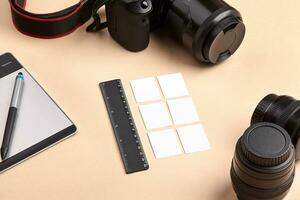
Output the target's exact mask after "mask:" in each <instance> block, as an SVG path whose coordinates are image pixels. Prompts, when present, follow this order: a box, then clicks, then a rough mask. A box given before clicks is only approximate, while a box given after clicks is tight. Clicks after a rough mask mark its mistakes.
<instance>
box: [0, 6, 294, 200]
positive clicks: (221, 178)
mask: <svg viewBox="0 0 300 200" xmlns="http://www.w3.org/2000/svg"><path fill="white" fill-rule="evenodd" d="M74 2H76V0H64V2H63V1H61V0H43V1H42V0H28V10H31V11H37V12H48V11H54V10H56V9H59V8H63V7H65V6H68V5H71V4H72V3H74ZM228 3H230V4H232V5H233V6H235V7H236V8H237V9H239V10H240V11H241V13H242V14H243V17H244V21H245V23H246V26H247V35H246V38H245V41H244V43H243V44H242V46H241V48H240V49H239V50H238V51H237V53H236V54H235V55H234V56H233V57H232V58H231V59H230V60H228V61H227V62H225V63H223V64H221V65H219V66H215V67H205V66H204V65H203V64H201V63H198V62H197V61H195V60H194V59H193V58H192V56H190V55H189V54H188V53H187V52H186V51H185V50H184V49H183V48H181V47H180V46H178V45H177V44H175V43H174V42H173V41H172V40H171V39H169V38H168V37H167V36H164V37H159V36H157V35H152V38H151V43H150V46H149V48H148V49H147V50H145V51H143V52H141V53H130V52H128V51H126V50H124V49H123V48H121V47H120V46H119V45H118V44H117V43H115V42H114V41H113V40H112V38H111V37H110V36H109V34H108V33H107V32H106V31H103V32H101V33H97V34H87V33H86V32H85V29H84V28H85V27H82V28H80V29H79V30H77V31H76V32H75V33H73V34H71V35H69V36H67V37H65V38H61V39H55V40H40V39H35V38H30V37H27V36H25V35H22V34H20V33H19V32H17V31H16V29H15V28H14V27H13V25H12V22H11V18H10V9H9V4H8V1H7V0H5V1H4V0H1V1H0V8H1V12H0V53H1V54H2V53H5V52H11V53H13V54H14V55H15V56H16V57H17V58H18V59H19V60H20V61H21V62H22V63H23V64H24V66H26V67H27V69H28V70H29V71H30V72H31V73H32V74H33V75H34V76H35V77H36V78H37V80H38V81H39V82H40V83H41V84H42V85H43V86H44V87H45V89H46V90H47V91H48V92H49V93H50V94H51V95H52V96H53V98H54V99H55V100H56V101H57V103H58V104H59V105H60V106H61V107H62V108H63V109H64V110H65V112H66V113H67V114H68V115H69V116H70V117H71V119H72V120H74V122H75V123H76V125H77V126H78V132H77V135H75V136H74V137H72V138H70V139H68V140H66V141H64V142H62V143H60V144H59V145H56V146H55V147H53V148H51V149H49V150H47V151H45V152H43V153H41V154H39V155H37V156H35V157H34V158H32V159H30V160H28V161H26V162H24V163H22V164H21V165H18V166H17V167H15V168H13V169H11V170H9V171H7V172H5V173H3V174H1V175H0V188H1V189H0V199H1V200H29V199H30V200H40V199H43V200H50V199H51V200H62V199H72V200H81V199H85V200H95V199H101V200H116V199H124V200H132V199H141V200H154V199H166V200H183V199H184V200H231V199H235V196H234V193H233V190H232V188H231V183H230V176H229V168H230V164H231V159H232V156H233V152H234V146H235V142H236V141H237V139H238V137H239V136H240V135H241V134H242V133H243V131H244V130H245V129H246V128H247V127H248V125H249V120H250V117H251V114H252V112H253V109H254V108H255V106H256V104H257V103H258V101H259V100H260V99H261V98H262V97H264V96H265V95H266V94H269V93H271V92H274V93H278V94H289V95H293V96H295V97H297V98H300V90H299V74H300V61H299V54H300V50H299V42H300V39H299V35H300V27H299V26H300V20H299V10H300V2H299V1H297V0H285V1H283V0H278V1H272V0H264V1H247V0H228ZM86 25H87V24H86ZM86 25H85V26H86ZM175 72H181V73H182V74H183V75H184V78H185V80H186V82H187V85H188V88H189V91H190V94H191V96H192V97H193V99H194V102H195V104H196V106H197V109H198V112H199V114H200V116H201V118H202V121H203V124H204V126H205V129H206V131H207V135H208V137H209V141H210V143H211V145H212V150H210V151H208V152H205V153H196V154H191V155H184V156H177V157H173V158H167V159H161V160H156V159H155V157H154V154H153V153H152V150H151V146H150V143H149V141H148V138H147V135H146V130H145V128H144V125H143V123H142V119H141V117H140V115H139V113H138V109H137V104H136V103H135V101H134V99H133V96H132V92H131V90H130V86H129V80H131V79H136V78H142V77H148V76H156V75H160V74H167V73H175ZM114 78H121V79H122V80H123V82H124V85H125V87H126V91H127V95H128V97H129V102H130V104H131V108H132V111H133V115H134V117H135V121H136V123H137V127H138V130H139V132H140V136H141V139H142V142H143V144H144V148H145V151H146V154H147V157H148V160H149V163H150V167H151V168H150V170H149V171H146V172H142V173H136V174H132V175H125V173H124V170H123V165H122V162H121V159H120V155H119V151H118V148H117V145H116V141H115V138H114V135H113V132H112V129H111V125H110V122H109V118H108V115H107V113H106V109H105V106H104V102H103V100H102V96H101V94H100V91H99V88H98V83H99V82H101V81H106V80H110V79H114ZM297 168H298V169H297V170H299V171H300V166H299V164H298V166H297ZM299 187H300V176H299V175H298V173H297V175H296V178H295V183H294V185H293V187H292V189H291V191H290V193H289V195H288V196H287V197H286V199H288V200H295V199H299V196H300V191H299V190H298V189H297V188H299Z"/></svg>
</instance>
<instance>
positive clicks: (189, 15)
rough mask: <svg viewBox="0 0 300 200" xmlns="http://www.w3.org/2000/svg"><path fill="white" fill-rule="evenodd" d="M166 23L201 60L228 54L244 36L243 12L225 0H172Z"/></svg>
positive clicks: (219, 59) (214, 60) (221, 58)
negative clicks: (241, 13)
mask: <svg viewBox="0 0 300 200" xmlns="http://www.w3.org/2000/svg"><path fill="white" fill-rule="evenodd" d="M170 2H171V4H169V8H168V11H167V16H166V25H167V26H169V29H170V32H172V33H173V34H175V36H176V37H177V38H179V39H180V40H181V41H182V42H183V44H184V45H185V46H186V47H187V48H188V49H190V51H191V52H192V54H193V55H194V56H195V57H196V58H197V59H198V60H200V61H203V62H207V63H213V64H215V63H219V62H222V61H224V60H226V59H227V58H229V57H230V56H231V55H232V54H233V53H234V52H235V51H236V50H237V49H238V48H239V46H240V44H241V43H242V41H243V39H244V36H245V25H244V24H243V21H242V17H241V15H240V13H239V12H238V11H237V10H236V9H234V8H233V7H231V6H229V5H228V4H227V3H225V2H224V1H223V0H210V1H207V0H170Z"/></svg>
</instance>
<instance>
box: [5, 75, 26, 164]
mask: <svg viewBox="0 0 300 200" xmlns="http://www.w3.org/2000/svg"><path fill="white" fill-rule="evenodd" d="M23 89H24V76H23V74H22V72H20V73H19V74H18V75H17V77H16V81H15V86H14V90H13V94H12V98H11V102H10V107H9V111H8V116H7V121H6V126H5V130H4V136H3V141H2V146H1V157H2V160H4V159H5V158H6V157H7V154H8V150H9V146H10V143H11V138H12V134H13V131H14V128H15V124H16V120H17V113H18V109H19V106H20V102H21V100H22V93H23Z"/></svg>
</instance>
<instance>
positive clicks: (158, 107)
mask: <svg viewBox="0 0 300 200" xmlns="http://www.w3.org/2000/svg"><path fill="white" fill-rule="evenodd" d="M139 108H140V112H141V115H142V118H143V120H144V123H145V126H146V128H147V129H148V130H151V129H156V128H162V127H167V126H171V125H172V121H171V119H170V116H169V112H168V110H167V107H166V104H165V103H163V102H159V103H151V104H146V105H140V106H139Z"/></svg>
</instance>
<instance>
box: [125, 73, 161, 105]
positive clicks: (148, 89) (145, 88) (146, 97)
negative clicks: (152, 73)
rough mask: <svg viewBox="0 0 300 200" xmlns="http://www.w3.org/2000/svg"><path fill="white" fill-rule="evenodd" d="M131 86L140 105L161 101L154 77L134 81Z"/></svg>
mask: <svg viewBox="0 0 300 200" xmlns="http://www.w3.org/2000/svg"><path fill="white" fill-rule="evenodd" d="M130 84H131V88H132V90H133V94H134V96H135V100H136V101H137V102H138V103H142V102H148V101H156V100H160V99H161V93H160V90H159V86H158V84H157V82H156V79H155V78H154V77H151V78H144V79H137V80H132V81H130Z"/></svg>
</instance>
